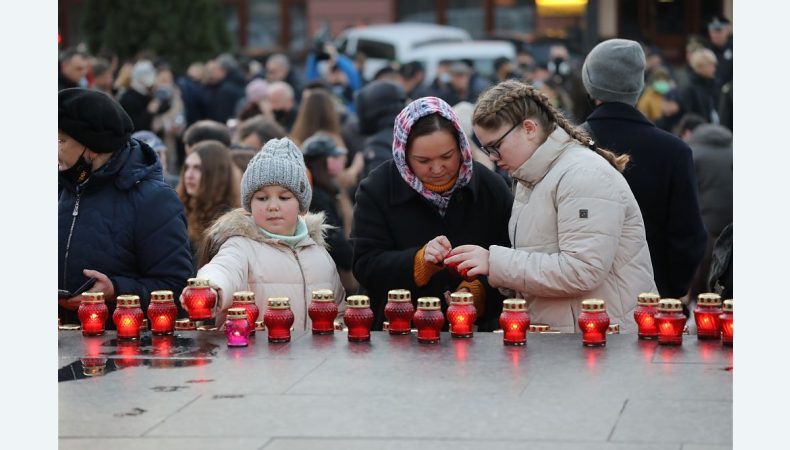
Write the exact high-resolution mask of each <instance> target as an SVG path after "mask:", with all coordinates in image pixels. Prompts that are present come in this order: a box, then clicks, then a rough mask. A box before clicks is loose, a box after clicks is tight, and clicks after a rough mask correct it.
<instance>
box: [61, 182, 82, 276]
mask: <svg viewBox="0 0 790 450" xmlns="http://www.w3.org/2000/svg"><path fill="white" fill-rule="evenodd" d="M80 197H82V192H77V201H76V202H74V210H73V211H72V212H71V227H70V228H69V237H68V239H67V240H66V254H65V255H64V257H63V289H68V288H67V284H66V274H67V273H68V266H69V249H70V248H71V236H72V234H73V233H74V224H75V223H76V222H77V215H78V214H79V213H80Z"/></svg>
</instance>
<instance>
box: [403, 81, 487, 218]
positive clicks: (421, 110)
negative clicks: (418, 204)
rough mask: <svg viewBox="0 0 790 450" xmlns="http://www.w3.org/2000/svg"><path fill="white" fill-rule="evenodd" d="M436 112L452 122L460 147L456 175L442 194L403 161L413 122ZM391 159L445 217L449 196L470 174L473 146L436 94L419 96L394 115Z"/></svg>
mask: <svg viewBox="0 0 790 450" xmlns="http://www.w3.org/2000/svg"><path fill="white" fill-rule="evenodd" d="M434 113H439V115H441V116H442V117H444V118H445V119H447V120H449V121H450V122H452V123H453V126H454V127H455V130H456V131H457V132H458V142H459V144H460V147H461V168H460V169H459V170H458V179H457V180H456V181H455V185H454V186H453V187H452V188H451V189H449V190H448V191H446V192H442V193H441V194H439V193H437V192H433V191H431V190H430V189H428V188H426V187H425V186H424V185H423V184H422V182H421V181H420V179H419V178H417V176H416V175H414V172H412V170H411V168H410V167H409V165H408V164H407V163H406V141H407V140H408V139H409V133H410V132H411V127H412V126H413V125H414V122H416V121H417V120H419V119H420V118H422V117H425V116H428V115H430V114H434ZM392 159H393V160H394V161H395V165H396V166H397V168H398V172H400V176H401V177H403V180H404V181H406V184H408V185H409V186H411V188H412V189H414V190H415V191H417V192H418V193H419V194H420V195H422V196H423V197H425V198H426V199H427V200H428V201H429V202H431V204H433V205H434V206H436V208H437V209H438V210H439V214H440V215H442V217H444V213H445V212H446V211H447V205H448V204H449V203H450V198H451V197H452V195H453V192H455V191H456V190H457V189H460V188H462V187H464V186H466V185H467V184H468V183H469V180H470V179H471V178H472V149H471V147H469V141H468V140H467V139H466V135H465V134H464V131H463V129H462V128H461V124H460V123H459V122H458V117H457V116H456V115H455V112H454V111H453V109H452V108H451V107H450V105H448V104H447V102H445V101H444V100H442V99H440V98H437V97H422V98H418V99H417V100H414V101H413V102H411V103H409V104H408V105H406V107H405V108H403V110H402V111H401V112H400V114H398V117H396V118H395V128H394V130H393V139H392Z"/></svg>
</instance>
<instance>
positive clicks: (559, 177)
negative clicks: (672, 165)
mask: <svg viewBox="0 0 790 450" xmlns="http://www.w3.org/2000/svg"><path fill="white" fill-rule="evenodd" d="M473 123H474V130H475V135H476V136H477V137H478V139H479V141H480V142H481V143H482V145H481V148H482V149H483V151H485V152H486V153H488V155H489V158H491V160H492V161H494V162H496V164H497V165H498V166H499V167H501V168H504V169H506V170H507V171H508V173H510V175H511V176H512V177H513V178H514V179H515V180H516V181H517V185H516V193H515V194H516V198H515V201H514V202H513V211H512V213H511V216H510V223H509V233H510V241H511V243H512V248H508V247H501V246H498V245H492V246H490V247H489V248H488V249H485V248H483V247H478V246H473V245H463V246H460V247H457V248H454V249H453V251H452V253H451V256H450V257H448V258H446V259H445V263H446V264H451V263H460V264H459V266H458V268H459V269H469V272H468V275H488V281H489V282H490V283H491V285H492V286H494V287H498V288H500V289H505V290H509V291H515V292H516V293H517V295H518V297H521V298H525V299H526V300H527V306H528V308H529V313H530V316H531V319H532V321H533V322H534V323H545V324H548V325H550V326H551V327H552V328H554V329H558V330H559V331H562V332H578V331H579V330H578V325H577V322H576V321H577V319H578V316H579V312H580V309H581V301H582V300H584V299H587V298H600V299H604V300H605V301H606V309H607V313H608V314H609V317H610V318H611V322H612V323H617V324H619V325H620V330H621V331H623V332H635V331H636V324H635V322H634V319H633V310H634V307H635V306H636V298H637V296H638V295H639V293H640V292H650V291H652V292H657V291H656V285H655V283H654V281H653V267H652V265H651V262H650V252H649V250H648V247H647V241H646V239H645V227H644V223H643V221H642V214H641V213H640V211H639V206H638V205H637V203H636V200H635V199H634V196H633V194H632V193H631V190H630V188H629V187H628V183H626V181H625V178H623V176H622V175H621V174H620V172H622V170H623V168H624V167H625V165H626V163H627V162H628V156H626V155H622V156H616V155H615V154H614V153H612V152H609V151H606V150H603V149H599V148H597V147H596V146H595V144H594V143H593V142H592V140H591V139H590V138H589V137H588V136H587V135H586V134H585V133H584V132H582V131H580V130H578V129H576V128H574V127H573V126H572V125H571V124H570V123H569V122H568V121H567V120H566V119H565V117H563V115H562V114H561V113H559V112H558V111H557V110H556V109H555V108H554V107H553V106H552V105H551V104H550V103H549V101H548V99H547V98H546V96H544V95H543V94H541V93H540V92H539V91H537V90H535V89H534V88H532V87H531V86H528V85H526V84H524V83H521V82H519V81H515V80H510V81H505V82H502V83H500V84H498V85H497V86H495V87H493V88H491V89H490V90H488V91H487V92H485V93H484V94H483V95H481V96H480V98H479V100H478V102H477V105H476V106H475V112H474V117H473Z"/></svg>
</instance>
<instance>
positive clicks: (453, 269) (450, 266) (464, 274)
mask: <svg viewBox="0 0 790 450" xmlns="http://www.w3.org/2000/svg"><path fill="white" fill-rule="evenodd" d="M447 256H448V257H450V256H452V253H450V254H448V255H447ZM459 264H460V263H454V264H449V263H448V264H446V266H447V268H448V269H450V271H451V272H453V273H455V274H457V275H458V276H459V277H461V278H463V279H464V280H466V281H470V282H471V281H475V280H476V279H477V275H473V276H471V277H470V276H469V275H468V273H469V269H461V270H458V265H459Z"/></svg>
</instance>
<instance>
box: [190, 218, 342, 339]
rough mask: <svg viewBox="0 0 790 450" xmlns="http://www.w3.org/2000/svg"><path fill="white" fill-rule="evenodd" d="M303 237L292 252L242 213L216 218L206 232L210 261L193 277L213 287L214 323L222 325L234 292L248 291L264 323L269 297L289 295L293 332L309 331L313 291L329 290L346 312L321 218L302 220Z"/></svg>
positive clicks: (340, 315) (340, 285) (339, 315)
mask: <svg viewBox="0 0 790 450" xmlns="http://www.w3.org/2000/svg"><path fill="white" fill-rule="evenodd" d="M304 221H305V225H307V230H308V236H307V237H305V238H304V239H302V241H301V242H299V243H298V244H296V246H295V248H291V247H290V246H288V245H287V244H286V243H284V242H282V241H280V240H278V239H270V238H268V237H266V236H265V235H264V234H263V233H262V232H261V231H260V229H259V228H258V226H257V225H256V224H255V222H254V221H253V220H252V216H250V214H249V213H248V212H246V211H245V210H243V209H236V210H233V211H231V212H229V213H227V214H225V215H223V216H222V217H220V218H219V219H218V220H217V221H216V223H215V224H214V225H212V226H211V228H209V229H208V230H207V234H208V238H209V239H210V250H209V254H210V255H213V257H212V258H211V261H210V262H209V263H208V264H206V265H205V266H203V267H201V268H200V270H198V273H197V277H198V278H208V280H209V282H210V284H211V286H212V287H214V288H215V289H217V291H218V293H219V297H220V299H221V300H220V301H218V302H217V303H218V306H217V307H218V311H217V324H218V325H221V324H222V323H224V321H225V316H226V314H227V310H228V308H229V307H230V304H231V302H232V301H233V293H234V292H237V291H252V292H254V293H255V303H256V304H257V305H258V308H259V309H260V311H261V315H260V316H259V320H263V313H264V312H265V311H266V304H267V299H268V298H269V297H288V298H289V299H290V300H291V310H292V311H293V313H294V324H293V328H294V330H304V331H306V330H310V329H311V325H312V324H311V321H310V318H309V317H308V316H307V307H308V306H309V304H310V301H311V299H312V291H314V290H318V289H331V290H332V291H334V293H335V303H336V304H337V305H338V309H339V310H340V312H339V314H338V318H340V317H342V316H343V313H344V312H345V305H346V302H345V298H346V291H345V290H344V289H343V285H342V284H341V282H340V276H339V275H338V273H337V269H336V267H335V263H334V261H332V257H330V256H329V253H328V252H327V250H326V248H325V243H324V230H323V228H325V227H326V226H325V225H324V214H323V213H317V214H312V213H308V214H307V215H306V216H304Z"/></svg>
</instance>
